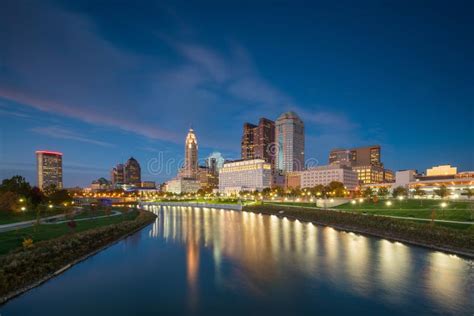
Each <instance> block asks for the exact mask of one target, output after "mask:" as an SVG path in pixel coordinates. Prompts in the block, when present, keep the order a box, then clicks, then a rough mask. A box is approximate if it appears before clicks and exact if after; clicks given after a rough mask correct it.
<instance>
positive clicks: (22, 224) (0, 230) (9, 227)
mask: <svg viewBox="0 0 474 316" xmlns="http://www.w3.org/2000/svg"><path fill="white" fill-rule="evenodd" d="M64 216H65V215H64V214H59V215H54V216H48V217H43V218H41V219H40V223H45V222H46V221H50V220H55V219H58V218H64ZM35 223H36V219H33V220H31V221H24V222H16V223H10V224H5V225H0V233H4V232H8V231H11V230H15V229H20V228H26V227H30V226H33V225H34V224H35Z"/></svg>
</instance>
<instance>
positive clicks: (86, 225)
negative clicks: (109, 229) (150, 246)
mask: <svg viewBox="0 0 474 316" xmlns="http://www.w3.org/2000/svg"><path fill="white" fill-rule="evenodd" d="M137 215H138V211H132V212H128V213H124V214H122V215H117V216H112V217H108V218H99V219H91V220H87V221H78V222H76V229H75V232H81V231H85V230H88V229H92V228H97V227H101V226H107V225H111V224H117V223H120V222H123V221H128V220H133V219H135V218H136V217H137ZM68 233H71V229H70V228H69V227H68V226H67V223H62V224H42V225H39V226H38V227H28V228H23V229H19V230H15V231H9V232H5V233H0V255H2V254H5V253H7V252H9V251H10V250H12V249H15V248H18V247H21V246H22V242H23V240H24V239H25V238H31V239H33V242H39V241H42V240H48V239H53V238H57V237H60V236H62V235H64V234H68Z"/></svg>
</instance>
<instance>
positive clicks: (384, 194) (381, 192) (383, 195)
mask: <svg viewBox="0 0 474 316" xmlns="http://www.w3.org/2000/svg"><path fill="white" fill-rule="evenodd" d="M388 193H389V192H388V188H387V187H381V188H379V189H378V191H377V195H378V196H380V197H381V198H386V197H387V196H388Z"/></svg>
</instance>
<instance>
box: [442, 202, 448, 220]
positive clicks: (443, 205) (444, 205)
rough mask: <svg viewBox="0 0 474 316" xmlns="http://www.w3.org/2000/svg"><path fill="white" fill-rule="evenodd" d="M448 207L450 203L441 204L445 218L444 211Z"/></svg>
mask: <svg viewBox="0 0 474 316" xmlns="http://www.w3.org/2000/svg"><path fill="white" fill-rule="evenodd" d="M446 206H448V203H446V202H442V203H441V209H442V210H443V217H445V216H444V209H445V208H446Z"/></svg>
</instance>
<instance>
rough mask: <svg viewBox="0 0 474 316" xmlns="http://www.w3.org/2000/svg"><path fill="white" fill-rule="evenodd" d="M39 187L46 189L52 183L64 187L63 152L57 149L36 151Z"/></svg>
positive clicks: (58, 187) (60, 187) (59, 187)
mask: <svg viewBox="0 0 474 316" xmlns="http://www.w3.org/2000/svg"><path fill="white" fill-rule="evenodd" d="M36 166H37V172H38V187H39V188H40V189H41V190H44V189H46V188H48V187H50V186H51V185H54V186H55V187H56V189H62V188H63V154H62V153H60V152H55V151H47V150H38V151H36Z"/></svg>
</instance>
